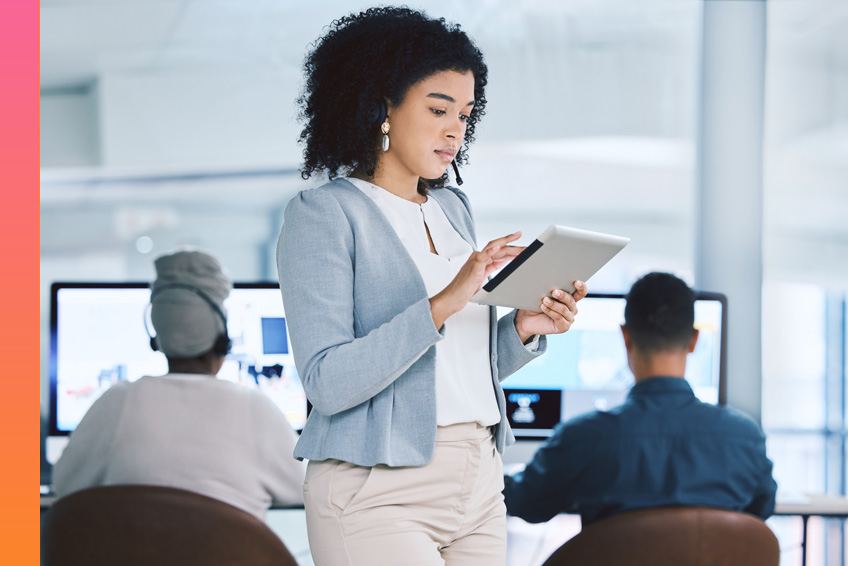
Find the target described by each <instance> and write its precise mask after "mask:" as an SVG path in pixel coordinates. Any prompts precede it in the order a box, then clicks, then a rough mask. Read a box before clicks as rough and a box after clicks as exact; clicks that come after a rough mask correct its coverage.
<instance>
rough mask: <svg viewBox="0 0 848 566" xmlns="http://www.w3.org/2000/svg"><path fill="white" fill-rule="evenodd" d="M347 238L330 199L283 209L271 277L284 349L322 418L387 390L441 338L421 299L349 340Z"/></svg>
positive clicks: (314, 193)
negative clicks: (287, 338)
mask: <svg viewBox="0 0 848 566" xmlns="http://www.w3.org/2000/svg"><path fill="white" fill-rule="evenodd" d="M354 245H355V242H354V234H353V230H352V228H351V225H350V221H349V220H348V218H347V216H346V215H345V212H344V211H343V210H342V208H341V206H340V205H339V202H338V201H337V200H336V199H335V197H334V196H333V195H332V194H330V193H329V191H324V190H320V189H312V190H307V191H303V192H301V193H300V194H298V195H296V196H295V197H294V198H293V199H292V200H291V201H290V202H289V204H288V206H287V207H286V211H285V215H284V219H283V227H282V231H281V233H280V239H279V241H278V243H277V269H278V272H279V277H280V290H281V291H282V294H283V300H284V303H285V309H286V320H287V323H288V325H289V329H290V335H291V343H292V349H293V353H294V358H295V363H296V364H297V368H298V371H299V373H300V377H301V380H302V382H303V387H304V390H305V391H306V396H307V397H308V398H309V401H310V402H311V403H312V404H313V406H314V407H315V409H317V410H318V411H319V412H320V413H321V414H323V415H327V416H329V415H333V414H336V413H339V412H341V411H345V410H347V409H350V408H352V407H355V406H357V405H359V404H361V403H363V402H365V401H367V400H369V399H371V398H372V397H374V396H375V395H377V394H378V393H379V392H380V391H382V390H383V389H385V388H386V387H387V386H389V385H390V384H391V383H392V382H393V381H394V380H395V379H397V378H398V377H399V376H401V375H402V374H403V373H404V372H405V371H406V370H407V369H408V368H409V367H410V366H411V365H412V364H413V363H414V362H415V361H416V360H418V358H420V357H421V355H422V354H424V353H425V352H426V351H427V350H428V349H429V348H430V347H431V346H433V345H434V344H436V343H437V342H438V341H440V340H441V339H442V338H443V332H444V329H442V330H441V332H440V331H439V330H437V329H436V327H435V324H434V323H433V317H432V314H431V312H430V301H429V299H428V298H427V297H423V298H421V299H419V300H416V301H415V302H413V303H412V304H410V305H409V306H408V307H407V308H406V309H405V310H403V311H401V312H400V313H399V314H397V315H396V316H395V317H394V318H392V319H391V320H387V321H386V322H385V323H384V324H382V325H381V326H379V327H377V328H375V329H373V330H371V331H370V332H368V333H367V334H365V335H364V336H356V332H355V326H354V325H355V311H356V305H355V304H354V269H355V263H356V258H355V248H354Z"/></svg>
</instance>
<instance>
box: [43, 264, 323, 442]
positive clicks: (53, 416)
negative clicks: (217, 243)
mask: <svg viewBox="0 0 848 566" xmlns="http://www.w3.org/2000/svg"><path fill="white" fill-rule="evenodd" d="M149 288H150V283H148V282H144V281H111V282H110V281H96V282H95V281H56V282H53V283H51V285H50V340H49V342H50V345H49V352H48V381H49V399H48V416H47V434H48V436H69V435H70V434H71V432H72V431H67V430H61V429H59V426H58V413H57V399H58V396H57V390H58V375H57V374H58V344H57V337H58V328H59V314H58V310H59V309H58V308H57V307H58V301H59V291H61V290H62V289H149ZM233 288H235V289H279V288H280V285H279V283H275V282H271V281H250V282H242V281H237V282H234V283H233ZM280 301H282V297H280ZM307 409H308V407H307Z"/></svg>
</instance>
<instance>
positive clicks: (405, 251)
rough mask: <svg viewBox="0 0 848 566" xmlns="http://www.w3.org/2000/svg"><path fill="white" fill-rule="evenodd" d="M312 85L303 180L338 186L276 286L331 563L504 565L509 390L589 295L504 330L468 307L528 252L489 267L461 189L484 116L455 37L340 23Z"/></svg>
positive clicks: (292, 226) (466, 43)
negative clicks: (504, 383)
mask: <svg viewBox="0 0 848 566" xmlns="http://www.w3.org/2000/svg"><path fill="white" fill-rule="evenodd" d="M304 69H305V73H306V83H305V90H304V93H303V95H302V96H301V98H300V100H299V102H300V104H301V118H302V119H303V121H304V122H305V127H304V129H303V132H302V134H301V141H302V142H303V143H304V144H305V150H304V156H305V164H304V167H303V171H302V174H303V177H304V178H309V177H310V176H311V175H312V174H313V173H325V174H327V176H328V177H329V178H330V179H332V180H331V181H330V182H328V183H326V184H325V185H323V186H321V187H318V188H316V189H312V190H307V191H303V192H301V193H299V194H298V195H297V196H295V197H294V198H293V199H292V200H291V202H290V203H289V205H288V207H287V208H286V212H285V219H284V224H283V228H282V232H281V234H280V240H279V243H278V248H277V266H278V269H279V275H280V286H281V289H282V293H283V298H284V302H285V305H286V314H287V318H288V324H289V326H290V332H291V341H292V347H293V350H294V355H295V360H296V362H297V367H298V370H299V373H300V375H301V378H302V380H303V385H304V388H305V390H306V393H307V397H308V398H309V400H310V401H311V403H312V405H313V411H312V413H311V415H310V417H309V420H308V422H307V424H306V426H305V428H304V430H303V434H302V435H301V437H300V440H299V442H298V444H297V447H296V449H295V456H296V457H298V458H306V459H308V460H309V465H308V468H307V475H306V481H305V483H304V486H303V491H304V498H305V506H306V519H307V527H308V535H309V543H310V547H311V549H312V554H313V558H314V560H315V563H316V564H317V565H319V566H323V565H332V566H335V565H339V564H356V565H368V566H372V565H378V564H421V565H435V564H449V565H459V564H468V565H475V566H477V565H481V564H486V565H494V564H503V563H504V562H505V557H506V527H505V525H506V519H505V509H504V504H503V496H502V495H501V490H502V489H503V472H502V462H501V458H500V455H499V454H498V452H502V451H503V448H504V447H505V446H506V445H507V444H509V443H511V442H513V441H514V438H513V436H512V433H511V431H510V429H509V424H508V423H507V419H506V414H505V406H506V403H505V401H504V395H503V390H502V389H501V386H500V383H499V382H500V380H502V379H504V378H506V377H507V376H508V375H510V374H511V373H513V372H514V371H516V370H517V369H518V368H520V367H521V366H522V365H524V364H525V363H527V362H528V361H530V360H532V359H533V358H534V357H536V356H539V355H541V354H542V352H543V351H544V349H545V341H544V338H540V336H543V335H545V334H552V333H559V332H564V331H566V330H567V329H568V328H569V327H570V325H571V323H572V322H573V321H574V315H575V314H576V313H577V308H576V304H575V303H576V301H577V300H579V299H580V298H582V297H583V296H584V295H585V293H586V288H585V285H584V284H583V283H582V282H576V287H577V289H578V291H577V292H575V294H574V296H572V295H570V294H568V293H565V292H563V291H557V292H556V293H555V298H556V299H557V300H554V301H550V300H546V302H545V303H543V304H541V305H540V308H539V312H532V311H513V312H512V313H510V314H509V315H507V316H504V317H503V318H501V319H500V320H498V319H497V316H496V311H495V309H494V307H487V306H482V305H477V304H473V303H469V299H470V298H471V296H472V295H473V294H474V293H475V292H476V291H477V290H478V289H479V288H480V287H481V285H482V284H483V283H484V282H485V281H486V278H487V277H488V275H489V274H490V273H492V272H493V271H494V270H496V269H498V268H500V267H501V266H503V265H504V264H505V263H506V262H508V261H509V260H510V259H512V258H513V257H515V256H516V255H517V254H518V253H519V252H520V251H521V249H522V248H520V247H514V246H510V245H509V244H510V243H511V242H514V241H515V240H517V239H518V238H519V237H520V234H519V233H515V234H511V235H509V236H505V237H502V238H499V239H497V240H493V241H491V242H489V243H488V244H487V245H486V246H485V247H484V248H483V249H482V250H481V251H479V252H477V251H474V248H475V246H476V244H475V233H474V232H475V230H474V223H473V220H472V217H471V210H470V207H469V203H468V199H467V197H466V196H465V194H464V193H463V192H462V191H460V190H458V189H456V188H453V187H445V182H446V181H447V172H446V170H447V168H448V166H450V165H451V164H453V166H454V171H455V173H456V174H457V176H458V169H457V168H456V164H457V163H462V162H464V161H465V159H466V157H465V148H466V147H467V144H468V143H470V142H471V141H473V139H474V136H473V134H474V126H475V124H476V122H477V120H478V119H479V118H480V117H481V116H482V115H483V113H484V107H485V104H486V98H485V94H484V91H485V86H486V81H487V70H486V66H485V64H484V62H483V57H482V54H481V53H480V51H479V50H478V49H477V48H476V47H475V45H474V44H473V43H472V42H471V40H470V39H469V38H468V36H467V35H465V33H464V32H462V31H461V30H460V28H459V26H457V25H448V24H446V23H445V21H444V20H436V19H431V18H428V17H427V16H425V15H424V14H422V13H420V12H416V11H413V10H409V9H406V8H373V9H370V10H367V11H365V12H362V13H359V14H355V15H350V16H348V17H344V18H341V19H339V20H336V21H334V22H333V23H332V24H331V25H330V27H329V29H328V30H327V31H326V33H325V34H324V35H323V37H321V38H320V39H319V40H318V41H317V42H316V44H315V47H314V49H313V51H312V52H311V53H310V54H309V55H308V56H307V59H306V63H305V66H304Z"/></svg>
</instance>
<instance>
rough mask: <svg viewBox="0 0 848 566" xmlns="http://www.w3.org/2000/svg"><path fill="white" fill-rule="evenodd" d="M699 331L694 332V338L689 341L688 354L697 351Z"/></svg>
mask: <svg viewBox="0 0 848 566" xmlns="http://www.w3.org/2000/svg"><path fill="white" fill-rule="evenodd" d="M699 332H700V331H699V330H698V329H697V328H696V329H695V330H693V331H692V338H691V339H690V340H689V348H687V350H686V353H687V354H691V353H692V352H694V351H695V346H696V345H697V344H698V334H699Z"/></svg>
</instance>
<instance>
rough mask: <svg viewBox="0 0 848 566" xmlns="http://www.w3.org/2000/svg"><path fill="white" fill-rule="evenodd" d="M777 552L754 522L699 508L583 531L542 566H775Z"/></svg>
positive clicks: (620, 519) (633, 516)
mask: <svg viewBox="0 0 848 566" xmlns="http://www.w3.org/2000/svg"><path fill="white" fill-rule="evenodd" d="M779 563H780V548H779V547H778V543H777V538H776V537H775V536H774V533H772V532H771V529H769V528H768V526H766V524H765V523H764V522H763V521H762V520H760V519H759V518H758V517H754V516H753V515H748V514H747V513H739V512H736V511H726V510H722V509H708V508H704V507H662V508H656V509H644V510H640V511H632V512H629V513H623V514H621V515H616V516H613V517H610V518H608V519H604V520H602V521H598V522H597V523H593V524H591V525H589V526H588V527H586V528H585V529H583V531H581V532H580V533H579V534H578V535H577V536H575V537H574V538H572V539H571V540H569V541H567V542H566V543H565V544H563V545H562V546H561V547H559V549H557V550H556V552H554V553H553V554H552V555H551V556H550V557H549V558H548V559H547V560H546V561H545V563H544V565H543V566H561V565H568V566H582V565H587V566H588V565H597V564H603V565H604V566H625V565H626V566H641V565H648V564H650V565H651V566H737V565H738V566H778V564H779Z"/></svg>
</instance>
